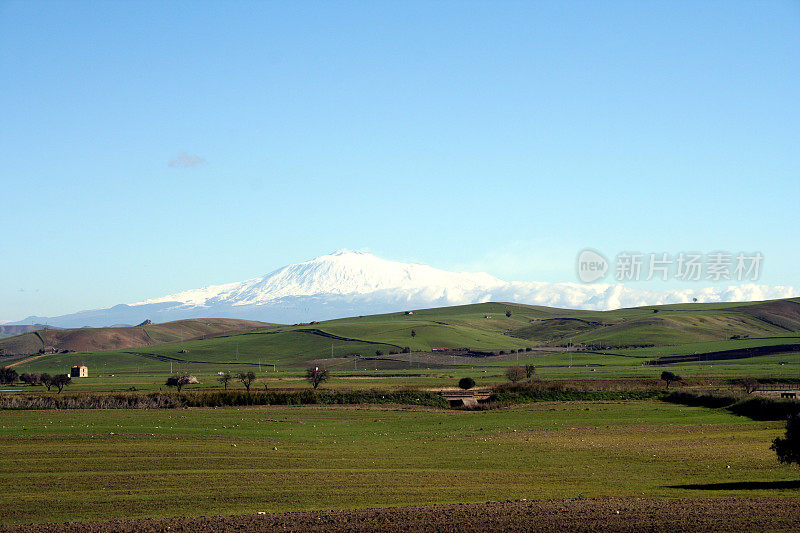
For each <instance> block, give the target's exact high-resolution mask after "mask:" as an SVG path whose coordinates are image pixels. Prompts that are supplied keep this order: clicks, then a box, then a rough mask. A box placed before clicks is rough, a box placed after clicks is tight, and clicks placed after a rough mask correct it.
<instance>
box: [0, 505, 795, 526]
mask: <svg viewBox="0 0 800 533" xmlns="http://www.w3.org/2000/svg"><path fill="white" fill-rule="evenodd" d="M798 529H800V498H694V499H623V498H604V499H585V500H536V501H509V502H489V503H465V504H446V505H423V506H412V507H393V508H383V509H351V510H340V511H308V512H290V513H267V514H252V515H238V516H212V517H193V518H169V519H147V520H109V521H103V522H85V523H60V524H33V525H24V526H0V531H2V532H11V531H35V532H51V531H52V532H56V531H57V532H85V531H98V532H112V531H114V532H117V531H120V532H133V531H137V532H139V531H145V532H150V531H152V532H154V531H159V532H165V531H169V532H170V533H172V532H175V531H179V532H180V531H245V532H246V531H318V532H322V531H325V532H331V531H333V532H336V531H388V532H401V531H402V532H407V531H415V532H418V531H421V532H426V531H493V532H496V531H552V530H562V531H564V530H569V531H642V530H646V531H765V530H769V531H797V530H798Z"/></svg>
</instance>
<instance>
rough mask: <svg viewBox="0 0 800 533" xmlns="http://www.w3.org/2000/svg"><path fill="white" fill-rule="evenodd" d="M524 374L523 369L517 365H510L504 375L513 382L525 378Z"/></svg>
mask: <svg viewBox="0 0 800 533" xmlns="http://www.w3.org/2000/svg"><path fill="white" fill-rule="evenodd" d="M525 376H526V374H525V369H524V368H522V367H521V366H519V365H514V366H510V367H508V369H507V370H506V377H507V378H508V380H509V381H511V382H513V383H516V382H517V381H521V380H523V379H525Z"/></svg>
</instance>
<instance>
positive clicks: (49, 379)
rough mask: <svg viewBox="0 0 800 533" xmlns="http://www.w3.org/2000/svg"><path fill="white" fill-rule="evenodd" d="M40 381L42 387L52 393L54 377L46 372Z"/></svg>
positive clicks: (40, 377)
mask: <svg viewBox="0 0 800 533" xmlns="http://www.w3.org/2000/svg"><path fill="white" fill-rule="evenodd" d="M39 381H41V382H42V385H44V386H45V387H47V392H50V387H52V386H53V376H51V375H50V374H48V373H47V372H44V373H42V375H41V376H39Z"/></svg>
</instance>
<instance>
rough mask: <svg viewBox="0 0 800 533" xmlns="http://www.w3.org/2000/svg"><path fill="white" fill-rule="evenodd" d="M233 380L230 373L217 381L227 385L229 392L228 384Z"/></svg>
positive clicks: (226, 373)
mask: <svg viewBox="0 0 800 533" xmlns="http://www.w3.org/2000/svg"><path fill="white" fill-rule="evenodd" d="M232 379H233V376H231V373H230V372H225V373H224V374H222V375H221V376H220V377H218V378H217V381H219V382H220V383H222V384H223V385H225V390H228V383H229V382H230V381H231V380H232Z"/></svg>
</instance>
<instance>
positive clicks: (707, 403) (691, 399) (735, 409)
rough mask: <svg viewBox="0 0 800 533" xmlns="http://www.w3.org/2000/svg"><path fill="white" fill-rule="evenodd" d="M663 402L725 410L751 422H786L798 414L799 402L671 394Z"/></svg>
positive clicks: (752, 397)
mask: <svg viewBox="0 0 800 533" xmlns="http://www.w3.org/2000/svg"><path fill="white" fill-rule="evenodd" d="M664 401H665V402H670V403H677V404H682V405H690V406H693V407H709V408H712V409H726V410H728V411H730V412H731V413H733V414H735V415H739V416H746V417H748V418H752V419H753V420H786V419H787V418H789V417H790V416H792V415H796V414H800V402H798V401H795V400H776V399H773V398H762V397H758V396H748V397H744V396H740V395H735V394H714V393H709V392H706V393H697V392H673V393H672V394H668V395H666V396H665V397H664Z"/></svg>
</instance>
